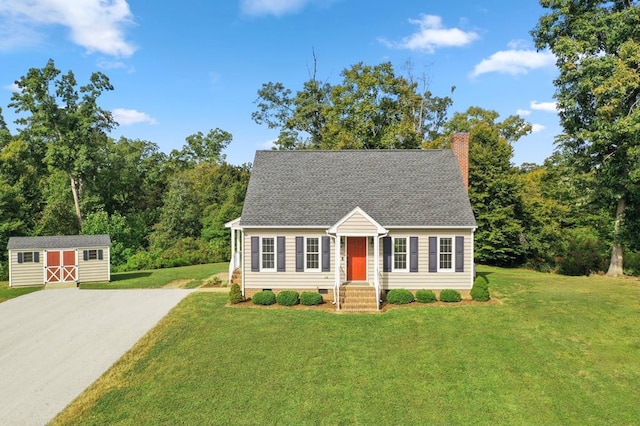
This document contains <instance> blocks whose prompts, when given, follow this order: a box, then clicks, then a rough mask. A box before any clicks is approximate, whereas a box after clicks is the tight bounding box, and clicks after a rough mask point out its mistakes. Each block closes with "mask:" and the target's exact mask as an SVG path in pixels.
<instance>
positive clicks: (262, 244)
mask: <svg viewBox="0 0 640 426" xmlns="http://www.w3.org/2000/svg"><path fill="white" fill-rule="evenodd" d="M265 239H271V240H273V252H272V253H273V268H265V267H264V257H263V254H264V252H263V250H262V248H263V247H264V243H263V241H264V240H265ZM277 243H278V239H277V238H276V237H260V272H276V267H277V263H278V259H277V257H278V247H277ZM267 254H269V252H267Z"/></svg>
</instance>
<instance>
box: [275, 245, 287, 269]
mask: <svg viewBox="0 0 640 426" xmlns="http://www.w3.org/2000/svg"><path fill="white" fill-rule="evenodd" d="M284 238H285V237H278V269H277V271H278V272H285V270H286V267H285V239H284Z"/></svg>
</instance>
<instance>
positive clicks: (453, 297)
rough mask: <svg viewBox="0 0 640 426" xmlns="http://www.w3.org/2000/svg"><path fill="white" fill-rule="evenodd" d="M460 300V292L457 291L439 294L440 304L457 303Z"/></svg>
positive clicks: (444, 291) (446, 291) (445, 291)
mask: <svg viewBox="0 0 640 426" xmlns="http://www.w3.org/2000/svg"><path fill="white" fill-rule="evenodd" d="M461 300H462V296H460V292H459V291H457V290H448V289H447V290H442V291H441V292H440V301H442V302H459V301H461Z"/></svg>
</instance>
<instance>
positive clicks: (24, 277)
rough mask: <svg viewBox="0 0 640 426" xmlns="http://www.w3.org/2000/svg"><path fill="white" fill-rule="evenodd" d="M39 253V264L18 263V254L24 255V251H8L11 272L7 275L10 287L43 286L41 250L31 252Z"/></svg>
mask: <svg viewBox="0 0 640 426" xmlns="http://www.w3.org/2000/svg"><path fill="white" fill-rule="evenodd" d="M34 251H35V252H38V253H39V258H40V259H39V260H40V261H39V262H24V260H23V262H22V263H18V253H19V252H20V253H24V250H10V251H9V262H10V263H11V266H10V268H11V270H10V271H11V272H10V274H9V284H10V285H11V286H12V287H18V286H29V285H42V284H44V266H43V265H44V264H43V261H42V251H41V250H31V251H30V252H31V254H32V256H33V252H34Z"/></svg>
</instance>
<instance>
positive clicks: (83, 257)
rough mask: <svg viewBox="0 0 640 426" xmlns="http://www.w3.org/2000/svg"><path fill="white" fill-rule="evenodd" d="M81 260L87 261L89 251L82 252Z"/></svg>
mask: <svg viewBox="0 0 640 426" xmlns="http://www.w3.org/2000/svg"><path fill="white" fill-rule="evenodd" d="M82 260H89V250H83V251H82Z"/></svg>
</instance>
